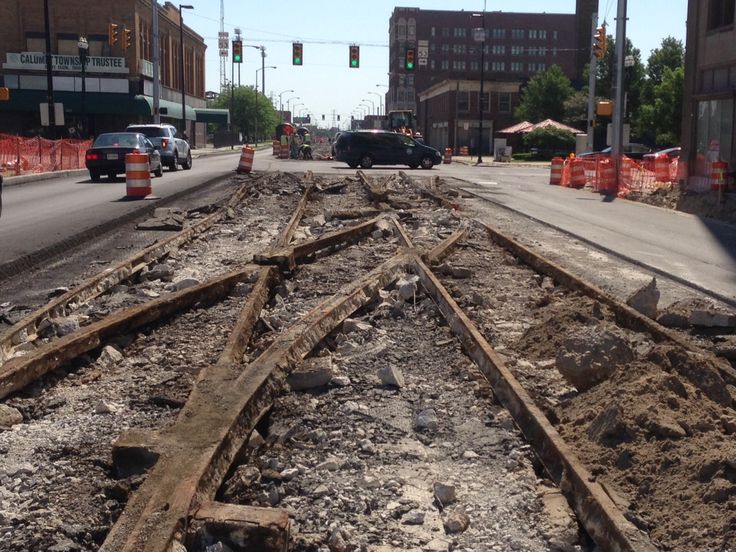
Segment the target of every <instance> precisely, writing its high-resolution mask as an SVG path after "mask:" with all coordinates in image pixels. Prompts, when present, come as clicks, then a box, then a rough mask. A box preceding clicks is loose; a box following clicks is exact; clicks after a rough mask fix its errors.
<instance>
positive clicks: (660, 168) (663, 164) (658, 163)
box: [654, 155, 671, 182]
mask: <svg viewBox="0 0 736 552" xmlns="http://www.w3.org/2000/svg"><path fill="white" fill-rule="evenodd" d="M654 181H655V182H671V179H670V158H669V157H668V156H666V155H660V156H659V157H655V158H654Z"/></svg>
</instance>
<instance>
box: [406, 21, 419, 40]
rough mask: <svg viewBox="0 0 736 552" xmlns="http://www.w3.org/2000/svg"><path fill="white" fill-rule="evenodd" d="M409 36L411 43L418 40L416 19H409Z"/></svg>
mask: <svg viewBox="0 0 736 552" xmlns="http://www.w3.org/2000/svg"><path fill="white" fill-rule="evenodd" d="M407 34H408V39H409V40H410V41H414V40H416V37H417V20H416V19H414V18H413V17H410V18H409V23H408V25H407Z"/></svg>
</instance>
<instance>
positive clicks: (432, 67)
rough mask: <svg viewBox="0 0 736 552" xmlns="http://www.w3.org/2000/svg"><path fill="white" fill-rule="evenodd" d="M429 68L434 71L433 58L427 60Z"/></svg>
mask: <svg viewBox="0 0 736 552" xmlns="http://www.w3.org/2000/svg"><path fill="white" fill-rule="evenodd" d="M429 68H430V69H431V70H432V71H434V69H435V65H434V60H433V59H430V60H429Z"/></svg>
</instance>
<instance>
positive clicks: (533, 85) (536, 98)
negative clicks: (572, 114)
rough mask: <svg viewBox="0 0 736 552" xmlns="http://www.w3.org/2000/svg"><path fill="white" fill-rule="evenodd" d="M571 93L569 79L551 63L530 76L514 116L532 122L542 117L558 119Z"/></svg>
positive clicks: (563, 112) (562, 114)
mask: <svg viewBox="0 0 736 552" xmlns="http://www.w3.org/2000/svg"><path fill="white" fill-rule="evenodd" d="M572 94H573V88H572V84H571V83H570V79H568V78H567V76H566V75H565V74H564V73H563V72H562V69H560V67H559V66H557V65H553V66H552V67H550V68H549V69H547V70H546V71H544V72H542V73H538V74H536V75H535V76H534V77H532V78H531V80H530V81H529V83H528V84H527V85H526V88H524V90H522V92H521V102H520V104H519V107H518V108H517V109H516V117H517V118H518V119H525V120H527V121H532V122H534V123H538V122H539V121H542V120H544V119H555V120H557V121H560V120H562V118H563V117H564V116H565V101H566V100H567V99H568V98H569V97H570V96H572Z"/></svg>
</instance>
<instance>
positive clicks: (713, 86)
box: [681, 0, 736, 191]
mask: <svg viewBox="0 0 736 552" xmlns="http://www.w3.org/2000/svg"><path fill="white" fill-rule="evenodd" d="M735 5H736V2H735V1H734V0H709V1H708V2H703V1H699V0H690V1H689V2H688V13H687V39H686V45H685V86H684V91H683V119H682V150H683V151H682V156H681V161H684V163H682V165H683V168H684V169H685V174H683V176H685V177H686V178H687V179H688V181H689V182H688V184H689V187H690V188H691V189H695V190H698V189H699V190H702V191H706V190H708V189H709V179H710V173H711V164H712V163H713V162H714V161H726V162H728V163H729V172H732V171H733V170H734V168H735V167H736V143H734V123H735V121H734V90H736V28H735V27H734V24H735V23H736V20H735V18H734V6H735Z"/></svg>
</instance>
